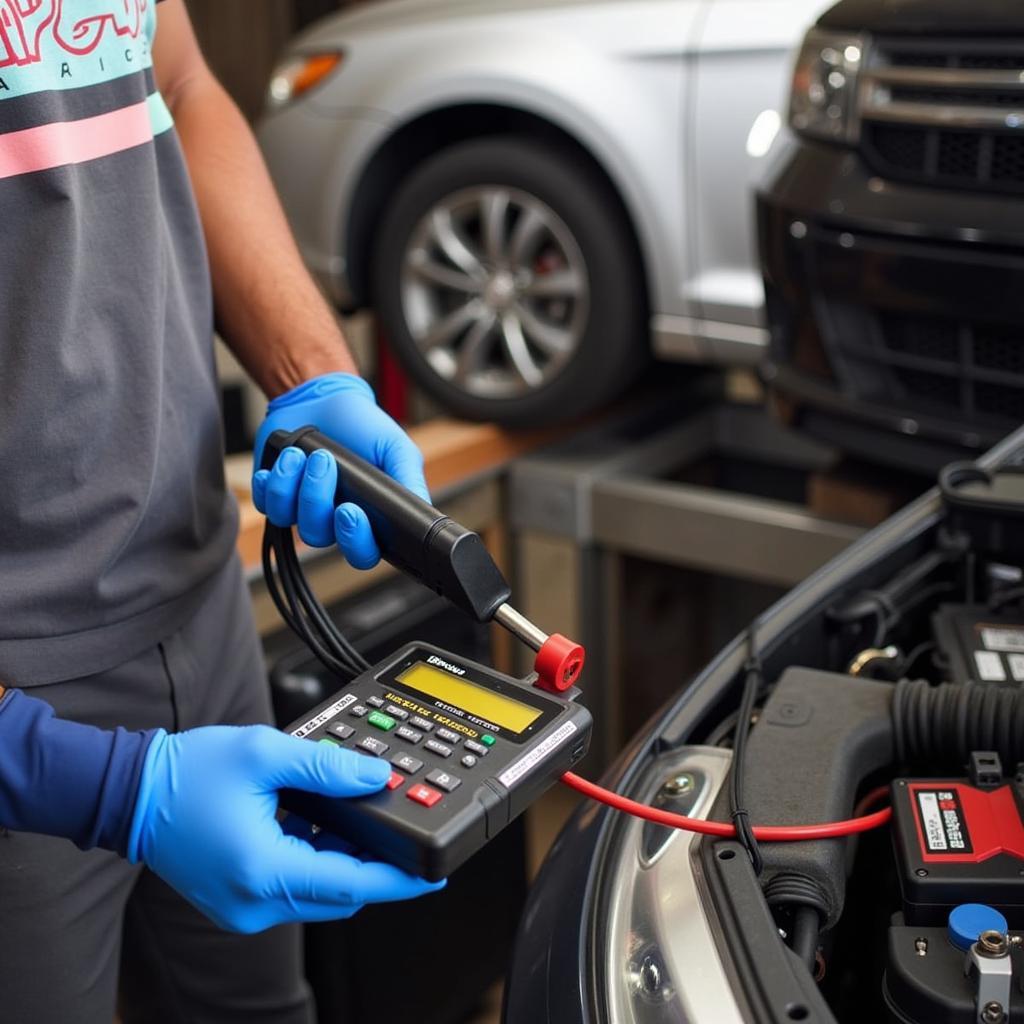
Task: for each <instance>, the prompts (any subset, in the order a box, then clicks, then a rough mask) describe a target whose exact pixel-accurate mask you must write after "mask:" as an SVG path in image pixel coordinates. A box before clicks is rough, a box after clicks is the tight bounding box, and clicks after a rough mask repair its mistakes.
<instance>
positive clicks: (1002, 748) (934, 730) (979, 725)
mask: <svg viewBox="0 0 1024 1024" xmlns="http://www.w3.org/2000/svg"><path fill="white" fill-rule="evenodd" d="M892 724H893V732H894V739H895V745H896V755H897V760H898V761H900V762H902V763H910V764H921V763H927V764H931V765H943V766H950V767H952V766H960V765H963V764H965V763H966V762H967V761H968V759H969V758H970V755H971V752H972V751H975V750H994V751H996V752H997V753H998V754H999V758H1000V760H1001V761H1002V762H1003V764H1004V765H1005V766H1006V767H1007V768H1008V769H1009V768H1012V767H1013V766H1014V765H1016V764H1018V763H1020V762H1021V761H1024V688H1021V687H1014V688H1013V689H1011V688H1009V687H1003V686H990V685H983V684H982V685H979V684H967V685H964V684H959V683H942V684H941V685H940V686H931V685H930V684H929V683H928V682H927V681H926V680H924V679H914V680H910V679H903V680H901V681H900V682H899V683H898V684H897V685H896V692H895V694H893V700H892Z"/></svg>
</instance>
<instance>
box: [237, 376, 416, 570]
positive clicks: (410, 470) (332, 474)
mask: <svg viewBox="0 0 1024 1024" xmlns="http://www.w3.org/2000/svg"><path fill="white" fill-rule="evenodd" d="M310 425H312V426H314V427H316V428H317V430H319V431H320V433H322V434H326V435H327V436H328V437H329V438H331V440H332V441H337V442H338V443H339V444H341V445H343V446H344V447H345V448H348V449H349V450H350V451H352V452H355V454H356V455H359V456H361V457H362V458H364V459H366V461H367V462H370V463H372V464H373V465H375V466H377V467H378V468H379V469H382V470H384V472H385V473H387V474H388V475H389V476H391V477H394V479H395V480H397V481H398V482H399V483H400V484H402V485H404V486H405V487H408V488H409V490H410V491H412V492H413V493H414V494H418V495H419V496H420V497H421V498H423V499H424V500H429V498H430V495H429V494H428V493H427V483H426V481H425V480H424V479H423V456H422V455H421V454H420V451H419V449H418V448H417V447H416V445H414V444H413V443H412V441H411V440H410V439H409V436H408V435H407V434H406V433H405V431H404V430H402V428H401V427H400V426H399V425H398V424H397V423H396V422H395V421H394V420H393V419H392V418H391V417H390V416H389V415H388V414H387V413H386V412H384V410H383V409H381V408H379V407H378V405H377V403H376V401H375V399H374V397H373V391H372V390H371V388H370V385H369V384H367V383H366V381H365V380H363V379H362V378H361V377H356V376H354V375H353V374H351V373H328V374H326V375H325V376H323V377H314V378H313V380H309V381H306V383H305V384H300V385H299V386H298V387H297V388H294V389H293V390H292V391H289V392H287V393H286V394H284V395H281V396H280V397H279V398H275V399H274V400H273V401H272V402H271V403H270V405H269V407H268V408H267V418H266V419H265V420H264V421H263V423H262V424H261V426H260V429H259V432H258V433H257V434H256V445H255V452H254V456H255V460H254V466H253V469H254V475H253V480H252V500H253V504H254V505H255V506H256V508H258V509H259V510H260V512H262V513H264V515H266V517H267V518H268V519H269V520H270V521H271V522H272V523H273V524H274V525H275V526H293V525H295V524H296V523H298V526H299V536H300V537H301V538H302V539H303V540H304V541H305V542H306V543H307V544H310V545H312V546H313V547H320V548H323V547H328V546H330V545H331V544H333V543H334V542H335V541H337V543H338V547H340V548H341V550H342V553H343V554H344V555H345V557H346V558H347V559H348V560H349V562H350V563H351V564H352V565H354V566H355V567H356V568H357V569H371V568H373V566H375V565H376V564H377V562H379V561H380V549H379V548H378V547H377V542H376V540H374V537H373V531H372V530H371V529H370V521H369V519H367V518H366V513H365V512H364V511H363V510H362V509H361V508H359V507H358V506H357V505H353V504H352V503H351V502H346V503H344V504H342V505H339V506H338V508H337V509H335V507H334V488H335V486H336V484H337V480H338V467H337V463H336V462H335V461H334V459H333V458H331V456H330V455H328V454H327V453H326V452H314V453H313V454H312V455H311V456H309V458H308V459H307V458H306V456H305V454H304V453H303V452H301V451H300V450H299V449H298V448H286V449H285V450H284V451H283V452H281V454H280V455H279V456H278V458H277V461H276V462H275V464H274V468H273V469H272V470H266V469H260V462H261V460H262V457H263V445H264V443H265V442H266V440H267V438H268V437H269V436H270V435H271V434H272V433H273V432H274V431H275V430H298V429H299V427H305V426H310Z"/></svg>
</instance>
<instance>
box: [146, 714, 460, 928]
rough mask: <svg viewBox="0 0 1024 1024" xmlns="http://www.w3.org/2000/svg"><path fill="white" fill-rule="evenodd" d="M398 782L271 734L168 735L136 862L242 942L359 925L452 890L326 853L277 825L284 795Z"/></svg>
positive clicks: (151, 766) (151, 753)
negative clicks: (381, 906) (331, 923)
mask: <svg viewBox="0 0 1024 1024" xmlns="http://www.w3.org/2000/svg"><path fill="white" fill-rule="evenodd" d="M389 774H390V767H389V765H388V764H387V762H385V761H379V760H377V759H376V758H373V757H367V756H365V755H362V754H357V753H355V751H351V750H343V749H341V748H340V747H337V746H335V745H334V744H327V743H311V742H310V741H309V740H300V739H296V738H295V737H293V736H288V735H286V734H285V733H282V732H278V731H277V730H276V729H271V728H269V727H268V726H261V725H256V726H247V727H242V728H240V727H237V726H219V725H218V726H209V727H207V728H202V729H193V730H192V731H190V732H183V733H177V734H173V735H169V734H168V733H166V732H164V731H163V730H159V731H158V732H157V734H156V736H155V737H154V738H153V741H152V743H151V745H150V748H149V750H148V751H147V753H146V760H145V763H144V766H143V770H142V779H141V782H140V784H139V794H138V798H137V800H136V804H135V812H134V815H133V817H132V827H131V834H130V837H129V840H128V859H129V860H130V861H131V862H132V863H138V862H139V861H142V862H144V863H145V864H146V865H148V866H149V867H150V868H151V869H152V870H153V871H154V872H155V873H156V874H158V875H159V876H160V877H161V878H162V879H164V881H165V882H167V883H168V884H169V885H171V886H172V887H173V888H174V889H176V890H177V891H178V892H179V893H181V895H182V896H184V897H185V898H186V899H187V900H188V901H189V902H190V903H192V904H193V905H194V906H196V907H198V908H199V909H200V910H201V911H202V912H203V913H204V914H206V915H207V916H208V917H209V918H211V919H212V920H213V921H214V922H216V923H217V924H219V925H220V926H221V927H223V928H228V929H230V930H232V931H239V932H256V931H261V930H262V929H264V928H269V927H270V926H271V925H275V924H281V923H283V922H286V921H324V920H331V919H334V918H343V917H350V916H351V915H352V914H354V913H355V912H356V911H357V910H359V909H360V908H361V907H362V906H363V904H365V903H379V902H383V901H385V900H404V899H410V898H411V897H413V896H419V895H422V894H423V893H427V892H433V891H435V890H436V889H439V888H441V887H442V886H443V885H444V883H443V882H440V883H437V884H433V883H430V882H426V881H423V880H422V879H419V878H413V877H412V876H411V875H407V874H406V873H405V872H404V871H401V870H400V869H399V868H396V867H393V866H392V865H390V864H381V863H376V862H364V861H361V860H358V859H357V858H355V857H352V856H349V855H348V854H346V853H341V852H338V851H337V850H332V849H323V848H321V849H318V848H316V847H315V846H314V845H313V844H311V843H309V842H305V841H304V840H302V839H299V838H297V837H296V836H294V835H288V834H286V833H285V831H284V830H283V829H282V828H281V825H280V824H279V823H278V821H277V819H276V817H275V812H276V810H277V792H276V791H277V790H278V789H283V788H297V789H305V790H309V791H311V792H315V793H324V794H326V795H328V796H336V797H357V796H365V795H366V794H368V793H375V792H377V791H378V790H379V789H381V788H382V787H383V785H384V783H385V781H386V780H387V778H388V775H389ZM325 845H326V844H325Z"/></svg>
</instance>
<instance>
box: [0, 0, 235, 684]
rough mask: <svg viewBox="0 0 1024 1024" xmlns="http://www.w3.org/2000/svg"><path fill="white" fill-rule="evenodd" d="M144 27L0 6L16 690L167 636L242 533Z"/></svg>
mask: <svg viewBox="0 0 1024 1024" xmlns="http://www.w3.org/2000/svg"><path fill="white" fill-rule="evenodd" d="M26 11H27V13H22V12H26ZM155 28H156V4H155V3H153V2H152V0H127V2H126V0H75V2H74V3H68V2H64V3H60V2H59V0H35V2H34V3H33V2H23V0H14V2H13V3H0V682H3V683H7V684H8V685H17V686H32V685H39V684H43V683H48V682H54V681H57V680H61V679H70V678H78V677H81V676H85V675H89V674H92V673H95V672H100V671H103V670H105V669H107V668H110V667H112V666H113V665H116V664H119V663H120V662H122V661H124V660H126V659H128V658H130V657H132V656H133V655H135V654H137V653H139V652H140V651H142V650H143V649H144V648H145V647H147V646H150V645H151V644H153V643H155V642H157V641H158V640H159V639H161V638H162V637H165V636H167V635H168V634H169V633H171V632H173V631H174V630H175V629H176V628H177V627H178V626H179V625H180V624H181V623H183V622H184V621H185V620H186V619H187V618H188V616H189V614H190V613H191V611H192V609H193V608H194V607H195V606H196V604H197V603H198V601H199V600H201V598H202V596H203V592H204V583H206V582H207V581H210V580H212V577H213V574H214V573H215V572H216V570H217V569H218V568H220V567H221V566H222V565H223V564H224V562H225V561H226V560H227V558H228V557H229V555H230V552H231V550H232V548H233V545H234V539H235V535H236V530H237V523H236V515H237V514H236V509H235V506H234V502H233V500H232V499H231V498H230V497H229V496H228V495H227V493H226V491H225V486H224V473H223V440H222V430H221V422H220V410H219V392H218V387H217V381H216V376H215V371H214V364H213V349H212V334H213V312H212V302H211V296H210V281H209V271H208V265H207V258H206V251H205V247H204V243H203V236H202V231H201V227H200V224H199V220H198V216H197V213H196V208H195V203H194V199H193V195H192V190H191V185H190V182H189V178H188V173H187V169H186V167H185V164H184V161H183V158H182V153H181V148H180V146H179V143H178V138H177V133H176V132H175V130H174V126H173V123H172V121H171V117H170V114H169V113H168V111H167V108H166V106H165V105H164V103H163V100H162V99H161V97H160V95H159V93H158V92H157V91H156V88H155V86H154V80H153V74H152V66H151V59H150V44H151V42H152V39H153V34H154V31H155Z"/></svg>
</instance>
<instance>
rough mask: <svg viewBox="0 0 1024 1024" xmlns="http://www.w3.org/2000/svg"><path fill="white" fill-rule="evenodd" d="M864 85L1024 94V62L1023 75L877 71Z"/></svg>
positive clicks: (979, 71) (953, 70) (984, 70)
mask: <svg viewBox="0 0 1024 1024" xmlns="http://www.w3.org/2000/svg"><path fill="white" fill-rule="evenodd" d="M863 77H864V81H865V82H867V83H868V84H875V85H910V86H916V87H918V88H924V89H963V88H967V89H981V88H996V89H1011V90H1014V89H1021V90H1024V58H1022V62H1021V70H1020V71H1001V70H1000V71H995V70H991V69H987V68H979V69H977V70H972V69H970V68H915V67H899V66H896V65H892V66H890V67H880V68H874V69H872V70H871V71H868V72H867V73H866V74H864V76H863Z"/></svg>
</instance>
